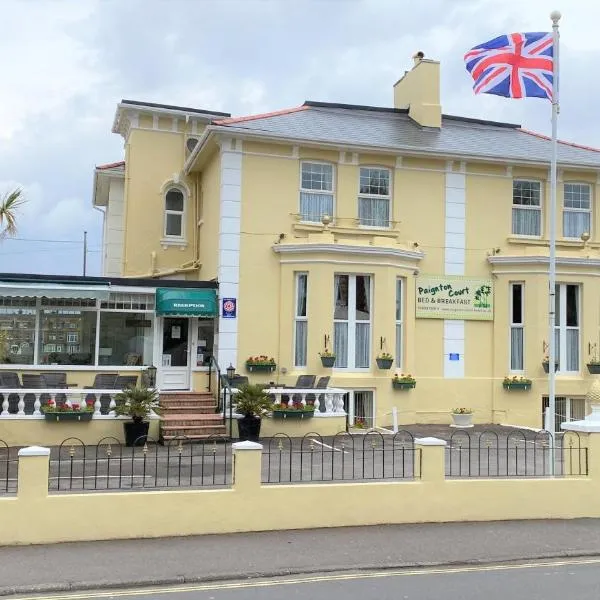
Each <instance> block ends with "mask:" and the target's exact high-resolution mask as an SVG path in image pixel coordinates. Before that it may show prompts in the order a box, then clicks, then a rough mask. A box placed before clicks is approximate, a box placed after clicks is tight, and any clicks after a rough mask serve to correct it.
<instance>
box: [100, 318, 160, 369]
mask: <svg viewBox="0 0 600 600" xmlns="http://www.w3.org/2000/svg"><path fill="white" fill-rule="evenodd" d="M152 324H153V321H152V319H151V317H150V316H149V315H147V314H145V313H136V312H101V313H100V346H99V348H98V354H99V355H100V356H99V360H98V363H99V364H100V365H111V366H128V367H135V366H141V365H149V364H150V363H151V362H152V343H153V327H152Z"/></svg>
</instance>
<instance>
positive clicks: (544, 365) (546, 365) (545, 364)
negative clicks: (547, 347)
mask: <svg viewBox="0 0 600 600" xmlns="http://www.w3.org/2000/svg"><path fill="white" fill-rule="evenodd" d="M542 368H543V369H544V373H549V372H550V363H549V362H543V363H542ZM556 371H558V362H556V363H554V372H555V373H556Z"/></svg>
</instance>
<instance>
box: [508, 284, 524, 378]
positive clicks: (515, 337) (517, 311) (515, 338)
mask: <svg viewBox="0 0 600 600" xmlns="http://www.w3.org/2000/svg"><path fill="white" fill-rule="evenodd" d="M524 287H525V286H524V285H523V284H522V283H511V284H510V370H511V371H523V369H524V361H523V333H524V324H525V321H524V319H523V303H524V297H523V289H524Z"/></svg>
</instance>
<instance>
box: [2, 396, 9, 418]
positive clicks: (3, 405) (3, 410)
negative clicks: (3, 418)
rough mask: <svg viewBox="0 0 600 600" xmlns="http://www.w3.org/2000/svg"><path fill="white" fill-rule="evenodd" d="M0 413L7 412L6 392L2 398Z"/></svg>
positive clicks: (4, 413)
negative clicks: (0, 410)
mask: <svg viewBox="0 0 600 600" xmlns="http://www.w3.org/2000/svg"><path fill="white" fill-rule="evenodd" d="M0 414H1V415H7V414H9V413H8V394H7V393H5V394H4V400H2V412H1V413H0Z"/></svg>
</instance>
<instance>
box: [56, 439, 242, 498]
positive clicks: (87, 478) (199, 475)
mask: <svg viewBox="0 0 600 600" xmlns="http://www.w3.org/2000/svg"><path fill="white" fill-rule="evenodd" d="M231 477H232V459H231V443H230V441H229V440H227V439H226V438H223V437H219V436H214V437H212V438H209V439H207V440H206V441H202V442H194V443H192V442H191V441H190V440H189V439H187V438H185V437H180V438H176V439H174V440H171V441H169V443H168V444H165V445H164V446H163V445H160V444H157V443H156V442H155V441H153V440H150V439H146V438H139V439H138V440H136V444H135V445H134V446H133V447H127V446H124V445H123V444H121V443H120V442H119V440H117V439H116V438H110V437H109V438H104V439H102V440H100V441H99V442H98V444H97V445H96V446H85V445H84V443H83V442H82V441H81V440H80V439H79V438H69V439H66V440H64V441H63V443H62V444H61V445H60V446H59V447H58V448H55V449H53V451H52V454H51V456H50V472H49V480H48V488H49V490H50V491H71V490H80V491H81V490H119V489H144V488H170V487H179V488H181V487H205V486H230V485H231V481H232V479H231Z"/></svg>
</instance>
